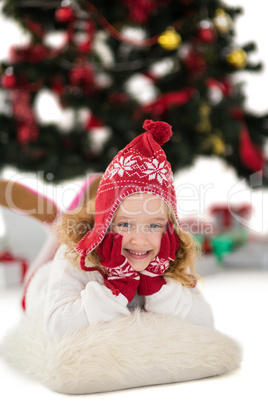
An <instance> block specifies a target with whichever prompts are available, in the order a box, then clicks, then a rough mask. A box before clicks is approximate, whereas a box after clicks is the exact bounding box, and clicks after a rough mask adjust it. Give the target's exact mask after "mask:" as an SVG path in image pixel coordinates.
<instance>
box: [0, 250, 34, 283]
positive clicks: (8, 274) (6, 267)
mask: <svg viewBox="0 0 268 402" xmlns="http://www.w3.org/2000/svg"><path fill="white" fill-rule="evenodd" d="M27 268H28V263H27V261H26V260H25V258H21V257H15V256H14V255H13V254H11V253H10V252H9V251H2V252H1V253H0V289H1V288H5V287H7V286H11V285H16V284H19V283H22V282H23V278H24V276H25V273H26V271H27Z"/></svg>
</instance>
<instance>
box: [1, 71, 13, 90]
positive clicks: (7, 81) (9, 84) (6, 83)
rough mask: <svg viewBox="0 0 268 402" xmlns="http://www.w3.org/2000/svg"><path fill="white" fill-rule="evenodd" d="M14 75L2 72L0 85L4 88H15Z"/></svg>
mask: <svg viewBox="0 0 268 402" xmlns="http://www.w3.org/2000/svg"><path fill="white" fill-rule="evenodd" d="M15 85H16V77H15V75H14V74H4V75H3V76H2V78H1V86H2V87H3V88H5V89H12V88H15Z"/></svg>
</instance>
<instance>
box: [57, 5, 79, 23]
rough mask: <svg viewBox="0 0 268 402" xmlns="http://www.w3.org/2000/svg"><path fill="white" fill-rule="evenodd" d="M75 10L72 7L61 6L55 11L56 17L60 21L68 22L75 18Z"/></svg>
mask: <svg viewBox="0 0 268 402" xmlns="http://www.w3.org/2000/svg"><path fill="white" fill-rule="evenodd" d="M74 17H75V15H74V12H73V10H72V9H71V7H60V8H58V9H57V10H56V12H55V18H56V20H57V21H58V22H62V23H67V22H71V21H73V20H74Z"/></svg>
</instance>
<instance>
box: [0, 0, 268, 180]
mask: <svg viewBox="0 0 268 402" xmlns="http://www.w3.org/2000/svg"><path fill="white" fill-rule="evenodd" d="M3 12H4V13H5V15H6V16H7V17H8V18H13V19H16V21H17V22H18V23H19V24H20V25H21V26H22V27H23V28H24V30H26V31H27V32H28V33H29V37H30V39H29V43H28V44H27V45H24V46H20V47H19V46H16V47H12V49H10V58H9V60H6V61H5V62H3V63H2V65H1V67H0V73H1V87H0V91H1V92H2V96H3V95H4V96H5V98H6V102H7V104H8V106H9V107H8V108H5V112H2V113H1V114H0V142H1V145H0V163H1V167H2V168H3V167H4V166H6V165H13V166H16V167H17V168H19V169H22V170H32V171H43V172H44V174H45V175H48V174H49V178H50V179H51V177H53V179H54V180H55V181H60V180H63V179H68V178H71V177H75V176H78V175H84V174H85V173H86V172H87V171H103V170H104V169H105V168H106V166H107V165H108V163H109V162H110V161H111V159H112V158H113V156H114V155H115V154H116V153H117V152H118V150H119V149H121V148H123V147H124V146H125V145H126V144H127V143H128V142H129V141H130V140H132V139H133V138H134V137H135V136H136V135H138V134H140V133H141V132H142V129H141V126H142V123H143V121H144V120H145V119H153V120H165V121H167V122H168V123H169V124H171V125H172V127H173V133H174V134H173V137H172V139H171V141H170V142H169V143H167V144H165V145H164V149H165V151H166V153H167V156H168V159H169V160H170V162H171V164H172V167H173V170H174V171H176V170H178V169H181V168H183V167H186V166H189V165H190V164H191V163H192V162H193V161H194V159H195V157H196V156H198V155H217V156H218V157H220V158H222V159H224V160H226V161H227V162H228V163H229V164H230V165H231V166H233V167H234V168H235V170H236V171H237V174H238V175H239V176H242V177H246V178H248V177H249V175H250V174H252V173H254V172H257V171H262V172H263V181H264V183H266V184H267V183H268V177H267V172H266V171H265V168H266V160H265V155H264V150H263V149H264V142H265V140H266V137H267V135H268V128H267V116H259V115H254V114H252V113H250V112H248V111H247V110H245V106H244V101H245V95H244V93H243V87H242V86H241V85H240V84H238V83H236V80H235V79H234V78H235V75H236V74H237V72H240V71H242V70H247V71H249V72H251V71H255V72H258V71H259V70H260V69H261V63H257V64H256V63H255V64H254V63H252V62H250V53H251V52H253V51H254V50H255V44H254V42H252V43H246V44H241V46H240V47H237V46H235V45H234V38H235V29H234V25H235V20H236V18H237V17H238V16H240V14H241V13H242V9H241V8H238V7H229V6H227V5H226V4H224V3H223V2H222V1H219V0H114V1H105V0H95V1H87V0H76V1H62V2H59V1H55V0H20V1H16V0H4V5H3ZM56 37H57V38H60V41H55V40H54V41H53V38H54V39H55V38H56ZM59 42H60V44H59ZM44 90H46V91H50V93H51V94H53V96H54V97H56V98H57V100H58V102H59V104H60V105H61V107H62V109H65V110H69V111H72V121H71V123H70V124H69V125H68V127H64V128H63V127H62V126H61V125H57V124H46V123H44V121H42V119H40V113H39V114H38V111H37V104H38V99H39V98H40V94H41V93H42V92H43V91H44ZM45 113H46V114H49V113H50V104H48V105H47V108H46V110H45ZM45 177H46V176H45ZM47 177H48V176H47Z"/></svg>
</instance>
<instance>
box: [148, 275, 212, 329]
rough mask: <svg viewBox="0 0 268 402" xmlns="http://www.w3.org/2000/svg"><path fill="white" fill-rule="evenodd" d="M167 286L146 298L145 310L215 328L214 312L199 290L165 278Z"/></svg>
mask: <svg viewBox="0 0 268 402" xmlns="http://www.w3.org/2000/svg"><path fill="white" fill-rule="evenodd" d="M165 280H166V282H167V283H166V284H165V285H163V286H162V288H161V289H160V290H159V292H157V293H154V294H152V295H150V296H145V310H146V311H151V312H155V313H159V314H172V315H176V316H178V317H179V318H181V319H183V320H186V321H189V322H191V323H194V324H198V325H203V326H208V327H211V326H213V315H212V310H211V307H210V305H209V304H208V302H207V301H206V300H205V298H204V297H203V296H202V294H201V293H200V291H199V290H198V289H197V288H194V289H189V288H186V287H185V286H182V284H181V283H179V282H176V281H174V280H172V279H171V278H167V277H165Z"/></svg>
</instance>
